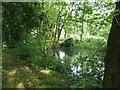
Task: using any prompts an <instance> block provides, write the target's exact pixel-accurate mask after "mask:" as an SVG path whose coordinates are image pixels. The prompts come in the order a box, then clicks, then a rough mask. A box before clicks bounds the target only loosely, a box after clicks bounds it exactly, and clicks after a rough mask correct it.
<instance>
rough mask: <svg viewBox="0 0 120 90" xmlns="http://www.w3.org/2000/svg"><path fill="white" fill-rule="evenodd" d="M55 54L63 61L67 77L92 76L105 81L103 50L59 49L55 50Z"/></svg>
mask: <svg viewBox="0 0 120 90" xmlns="http://www.w3.org/2000/svg"><path fill="white" fill-rule="evenodd" d="M54 54H55V56H56V57H57V58H59V60H60V61H61V64H62V65H63V68H64V70H65V72H66V74H67V75H70V76H74V77H75V78H76V77H82V76H83V75H91V76H93V77H95V78H96V79H99V80H103V74H104V63H103V59H104V53H103V52H102V51H101V50H99V49H79V48H70V47H59V48H57V49H55V50H54Z"/></svg>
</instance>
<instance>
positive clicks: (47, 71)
mask: <svg viewBox="0 0 120 90" xmlns="http://www.w3.org/2000/svg"><path fill="white" fill-rule="evenodd" d="M40 72H41V73H43V74H50V72H51V70H41V71H40Z"/></svg>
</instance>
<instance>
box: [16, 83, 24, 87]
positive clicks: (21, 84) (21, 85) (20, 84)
mask: <svg viewBox="0 0 120 90" xmlns="http://www.w3.org/2000/svg"><path fill="white" fill-rule="evenodd" d="M16 88H25V87H24V85H23V83H19V84H18V85H17V87H16Z"/></svg>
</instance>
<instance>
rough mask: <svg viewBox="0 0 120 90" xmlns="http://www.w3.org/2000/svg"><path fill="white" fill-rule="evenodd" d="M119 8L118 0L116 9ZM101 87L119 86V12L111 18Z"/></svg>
mask: <svg viewBox="0 0 120 90" xmlns="http://www.w3.org/2000/svg"><path fill="white" fill-rule="evenodd" d="M118 9H119V10H120V1H119V2H116V10H118ZM104 60H105V74H104V79H103V88H120V68H119V66H120V13H119V14H118V15H116V16H115V17H114V18H113V22H112V26H111V30H110V34H109V38H108V44H107V52H106V56H105V59H104Z"/></svg>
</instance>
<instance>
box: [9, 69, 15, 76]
mask: <svg viewBox="0 0 120 90" xmlns="http://www.w3.org/2000/svg"><path fill="white" fill-rule="evenodd" d="M15 74H16V70H12V71H10V72H8V75H10V76H14V75H15Z"/></svg>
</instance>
